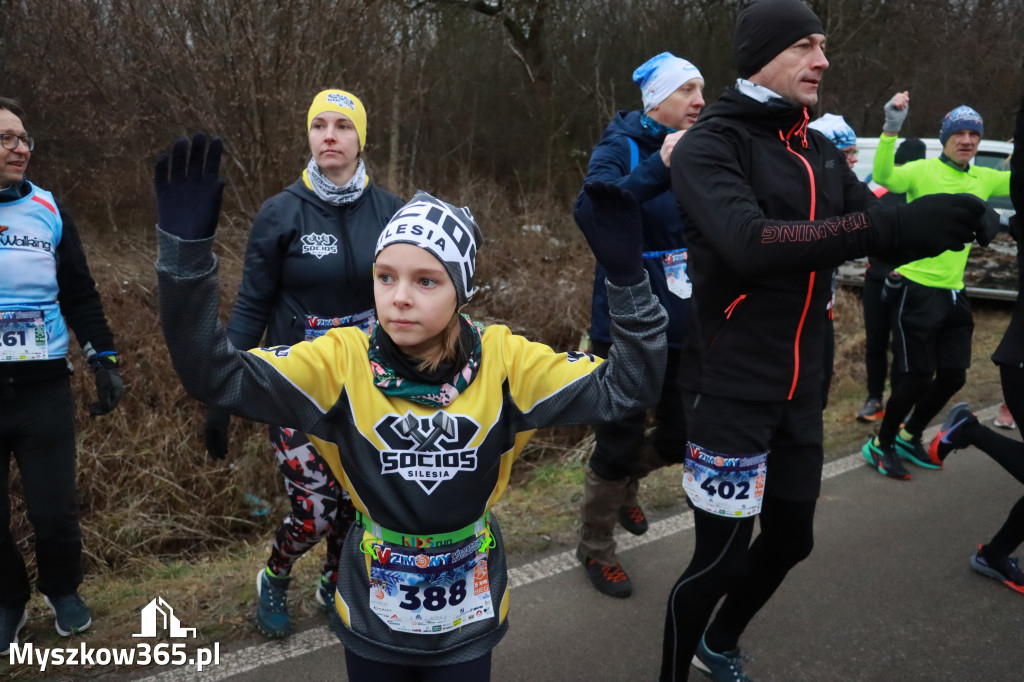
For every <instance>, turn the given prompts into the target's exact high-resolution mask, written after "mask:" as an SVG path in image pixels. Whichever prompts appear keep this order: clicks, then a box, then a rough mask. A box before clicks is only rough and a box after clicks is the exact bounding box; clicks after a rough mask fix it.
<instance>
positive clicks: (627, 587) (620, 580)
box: [576, 547, 633, 599]
mask: <svg viewBox="0 0 1024 682" xmlns="http://www.w3.org/2000/svg"><path fill="white" fill-rule="evenodd" d="M576 558H577V559H579V562H580V563H581V564H583V568H584V569H586V571H587V577H588V578H590V582H591V583H592V584H593V585H594V587H596V588H597V591H598V592H603V593H604V594H607V595H608V596H609V597H618V598H620V599H625V598H626V597H628V596H629V595H631V594H633V583H632V581H630V579H629V576H628V575H626V572H625V571H624V570H622V566H620V565H619V564H617V563H616V564H615V565H614V566H605V565H604V564H599V563H597V562H596V561H594V560H593V559H591V558H589V557H587V556H586V555H584V554H583V548H582V547H577V548H576Z"/></svg>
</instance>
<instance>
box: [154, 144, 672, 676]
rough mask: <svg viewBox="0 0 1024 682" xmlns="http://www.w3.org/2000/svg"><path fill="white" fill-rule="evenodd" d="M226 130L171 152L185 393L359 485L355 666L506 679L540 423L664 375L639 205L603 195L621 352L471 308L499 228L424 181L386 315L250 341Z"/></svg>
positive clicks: (160, 171) (166, 239)
mask: <svg viewBox="0 0 1024 682" xmlns="http://www.w3.org/2000/svg"><path fill="white" fill-rule="evenodd" d="M221 151H222V148H221V144H220V140H218V139H214V140H213V141H212V142H209V143H208V141H207V138H206V136H205V135H204V134H202V133H198V134H197V135H196V136H195V137H194V138H193V140H192V142H191V144H189V142H188V141H186V140H178V141H177V142H176V143H175V145H174V147H173V149H172V151H171V152H170V153H169V154H165V155H163V156H162V157H161V158H160V160H159V161H158V162H157V172H156V190H157V203H158V210H159V225H158V237H159V240H160V256H159V259H158V262H157V271H158V274H159V277H160V309H161V318H162V321H163V329H164V334H165V337H166V339H167V344H168V347H169V348H170V351H171V356H172V358H173V361H174V366H175V369H176V370H177V372H178V374H179V376H180V377H181V380H182V383H183V384H184V386H185V388H186V390H187V391H188V392H189V393H190V394H192V395H194V396H195V397H197V398H199V399H201V400H204V401H206V402H207V403H209V404H211V405H215V406H218V407H221V408H224V409H226V410H229V411H230V412H232V413H234V414H237V415H240V416H243V417H246V418H248V419H253V420H257V421H264V422H268V423H279V424H290V425H293V426H295V427H297V428H300V429H302V430H303V431H304V432H306V433H307V434H308V435H309V438H310V440H311V442H313V443H314V444H315V445H316V447H317V449H318V450H319V451H320V452H321V453H322V454H323V456H324V458H325V459H326V460H327V462H328V463H329V464H330V466H331V469H332V470H333V472H334V474H335V475H336V476H337V478H338V480H339V481H340V482H341V484H342V485H343V486H344V487H345V489H346V490H348V492H349V494H350V495H351V497H352V501H353V503H354V505H355V507H356V509H357V523H358V524H359V525H360V526H361V532H358V533H357V532H352V533H350V534H349V535H348V538H347V539H346V541H345V546H344V548H343V550H342V558H341V567H340V571H339V574H340V578H339V582H338V587H337V592H336V593H335V595H334V604H335V608H336V613H337V617H336V618H332V626H333V629H334V631H335V632H336V634H337V635H338V637H339V639H341V641H342V643H343V644H344V645H345V657H346V665H347V667H348V676H349V679H350V680H354V681H355V680H370V679H387V680H396V681H401V680H435V679H436V680H441V679H444V680H451V679H456V678H457V679H460V680H474V681H475V680H487V679H489V678H490V658H491V656H490V652H491V650H492V649H493V648H494V646H495V645H496V644H497V643H498V641H499V640H500V639H501V637H502V636H503V635H504V633H505V630H506V629H507V621H506V615H507V612H508V580H507V573H506V565H505V556H504V552H503V549H502V543H501V531H500V528H499V525H498V520H497V518H496V515H495V514H494V513H493V512H492V511H491V508H492V507H493V505H494V504H495V503H496V502H497V501H498V499H500V497H501V495H502V494H503V493H504V491H505V487H506V486H507V484H508V477H509V472H510V469H511V466H512V463H513V462H514V460H515V458H516V457H517V456H518V454H519V453H520V452H521V451H522V449H523V447H524V446H525V444H526V442H527V441H528V440H529V438H530V436H531V435H532V434H533V432H534V430H536V429H538V428H540V427H543V426H550V425H554V424H569V423H584V422H593V421H601V420H608V419H617V418H620V417H622V416H624V415H626V414H629V413H631V412H634V411H636V410H638V409H642V408H643V407H645V406H646V405H649V404H651V403H653V402H654V401H655V400H656V399H657V396H658V395H659V392H660V390H661V381H662V376H663V374H664V362H665V334H664V332H665V324H666V317H665V313H664V310H663V309H662V308H661V306H660V304H659V303H658V301H657V299H656V298H654V297H653V296H652V295H651V291H650V287H649V284H648V281H647V276H646V274H645V272H644V269H643V262H642V257H641V232H640V222H639V211H638V208H637V204H636V200H635V199H634V198H633V197H632V195H630V194H629V193H628V192H624V191H622V190H620V189H618V188H616V187H615V186H614V185H610V184H602V183H595V184H594V185H588V186H587V188H586V191H587V193H588V195H589V196H590V198H591V200H592V201H593V202H594V206H595V210H594V212H593V215H592V216H591V217H588V218H585V219H584V220H583V223H581V227H582V228H583V232H584V234H585V236H586V238H587V241H588V242H589V243H590V246H591V248H592V249H593V251H594V254H595V256H597V258H598V260H599V261H600V262H601V264H602V265H603V266H604V268H605V271H606V273H607V275H608V294H609V303H610V309H611V313H612V319H613V322H614V324H613V326H612V335H613V337H614V339H615V341H614V344H613V346H612V352H611V353H610V357H609V358H608V360H606V361H603V362H602V361H601V360H600V359H598V358H595V357H592V356H590V355H586V354H583V353H556V352H554V351H553V350H551V349H550V348H548V347H547V346H544V345H542V344H539V343H532V342H530V341H528V340H527V339H525V338H523V337H521V336H518V335H515V334H513V333H512V332H511V331H510V330H509V329H508V328H507V327H504V326H501V325H492V326H489V327H486V328H485V327H482V326H481V325H478V324H476V323H474V322H472V321H470V320H469V318H467V317H465V316H464V315H462V314H461V313H460V309H461V307H462V306H463V305H465V304H466V303H467V302H468V301H469V299H470V297H471V296H472V293H473V289H474V288H473V282H474V279H475V274H476V251H477V248H478V247H479V246H480V244H481V238H480V232H479V228H478V227H477V225H476V223H475V221H474V219H473V216H472V215H471V214H470V212H469V210H467V209H465V208H456V207H455V206H452V205H450V204H447V203H445V202H443V201H440V200H438V199H435V198H434V197H431V196H430V195H428V194H426V193H424V192H419V193H417V194H416V196H415V197H413V200H412V201H410V202H409V203H408V204H406V205H405V206H404V207H403V208H402V209H401V210H399V212H398V213H397V214H396V215H395V216H394V218H392V219H391V221H390V222H389V223H388V225H387V227H386V228H385V230H384V232H383V233H382V234H381V236H380V239H379V240H378V242H377V246H376V253H375V262H374V283H373V284H374V300H375V304H376V316H377V325H376V327H375V328H374V330H373V333H372V334H371V335H370V336H369V337H367V335H366V334H365V333H362V332H360V331H359V330H354V329H351V328H345V329H337V330H332V331H330V332H328V333H327V334H325V335H324V336H322V337H320V338H317V339H315V340H313V341H311V342H302V343H299V344H296V345H294V346H279V347H276V348H262V349H253V350H249V351H242V350H237V349H235V348H234V347H232V346H231V344H230V343H229V342H228V340H227V337H226V336H225V334H224V331H223V329H222V328H221V326H220V324H219V322H218V320H217V297H218V286H219V285H218V282H217V277H216V267H217V261H216V258H215V257H214V256H213V255H212V253H211V247H212V241H213V233H214V231H215V229H216V223H217V217H218V214H219V208H220V200H221V194H222V191H223V181H222V180H221V179H220V178H219V166H220V155H221Z"/></svg>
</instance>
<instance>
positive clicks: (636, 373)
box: [524, 273, 668, 428]
mask: <svg viewBox="0 0 1024 682" xmlns="http://www.w3.org/2000/svg"><path fill="white" fill-rule="evenodd" d="M605 284H606V286H607V289H608V307H609V310H610V312H611V317H612V328H611V335H612V346H611V351H610V352H609V354H608V358H607V360H605V362H603V363H601V364H600V365H599V366H598V367H596V368H595V369H594V371H592V372H590V373H588V374H585V375H583V376H581V377H579V378H578V379H576V380H575V381H573V382H571V383H569V384H568V385H566V386H563V387H562V388H561V389H560V390H558V391H556V392H554V393H553V394H551V395H550V396H548V397H546V398H544V399H543V400H540V401H538V402H537V403H536V404H535V405H534V406H533V407H532V408H531V409H530V410H529V411H528V412H526V413H524V416H525V418H526V420H527V423H528V424H529V425H530V427H531V428H540V427H543V426H554V425H558V424H582V423H592V422H600V421H611V420H614V419H620V418H622V417H625V416H627V415H629V414H634V413H636V412H638V411H640V410H643V409H645V408H647V407H649V406H651V405H653V404H655V403H656V402H657V401H658V398H659V397H660V395H661V386H662V382H663V381H664V379H665V359H666V357H665V356H666V349H667V344H666V339H665V329H666V328H667V327H668V314H667V313H666V312H665V309H664V308H663V307H662V305H661V303H660V302H659V301H658V299H657V297H655V296H654V294H652V293H651V286H650V282H649V280H648V277H647V274H646V273H645V274H644V279H643V281H642V282H639V283H638V284H634V285H632V286H616V285H614V284H612V283H611V282H607V281H606V283H605Z"/></svg>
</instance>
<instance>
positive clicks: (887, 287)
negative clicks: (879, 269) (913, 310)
mask: <svg viewBox="0 0 1024 682" xmlns="http://www.w3.org/2000/svg"><path fill="white" fill-rule="evenodd" d="M906 283H907V281H906V280H905V279H903V275H901V274H900V273H898V272H896V271H895V270H893V271H892V272H890V273H889V274H888V275H886V276H885V283H883V284H882V303H895V302H896V299H898V298H899V297H900V291H902V290H903V285H904V284H906Z"/></svg>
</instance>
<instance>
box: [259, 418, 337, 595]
mask: <svg viewBox="0 0 1024 682" xmlns="http://www.w3.org/2000/svg"><path fill="white" fill-rule="evenodd" d="M270 442H271V444H272V445H273V446H274V456H275V457H276V458H277V465H278V468H279V469H280V470H281V473H282V474H283V475H284V481H285V487H286V488H287V490H288V498H289V499H290V500H291V504H292V511H291V513H290V514H288V516H286V517H285V518H284V520H283V521H282V522H281V525H279V526H278V527H277V533H276V534H275V535H274V549H273V550H272V551H271V553H270V560H269V561H267V567H268V568H270V570H271V571H273V572H274V574H275V575H278V576H285V575H288V574H289V573H290V572H291V569H292V565H293V564H294V563H295V562H296V560H298V558H299V557H301V556H302V555H303V554H305V553H306V552H308V551H309V550H310V548H312V547H313V545H315V544H316V543H318V542H320V540H321V539H323V538H324V537H326V538H327V554H326V555H325V556H324V563H323V576H324V578H325V579H326V580H328V581H330V582H335V581H336V580H337V579H338V558H339V556H340V555H341V545H342V543H344V541H345V536H346V535H347V534H348V529H349V527H350V526H351V525H352V521H353V520H354V519H355V508H354V507H353V506H352V502H351V501H350V500H349V499H348V495H347V494H346V493H344V491H343V490H342V488H341V486H340V485H338V481H337V480H335V478H334V474H333V473H331V470H330V467H328V465H327V462H325V461H324V459H323V457H321V456H320V453H319V452H317V451H316V448H314V447H313V444H312V443H310V442H309V439H307V438H306V435H305V434H304V433H302V432H300V431H296V430H295V429H286V428H283V427H280V426H271V427H270Z"/></svg>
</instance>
